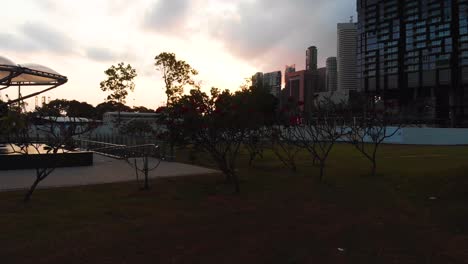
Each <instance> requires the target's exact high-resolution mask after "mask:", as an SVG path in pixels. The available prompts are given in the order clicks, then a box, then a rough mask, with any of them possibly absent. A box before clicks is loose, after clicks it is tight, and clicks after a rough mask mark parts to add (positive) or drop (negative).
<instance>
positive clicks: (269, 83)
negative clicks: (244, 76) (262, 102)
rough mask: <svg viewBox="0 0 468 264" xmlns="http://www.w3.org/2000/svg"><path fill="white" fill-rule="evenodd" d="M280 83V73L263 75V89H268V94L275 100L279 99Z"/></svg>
mask: <svg viewBox="0 0 468 264" xmlns="http://www.w3.org/2000/svg"><path fill="white" fill-rule="evenodd" d="M281 82H282V78H281V71H275V72H268V73H265V74H263V87H265V88H266V89H268V90H269V91H270V93H271V94H272V95H274V96H276V97H277V98H279V97H280V92H281Z"/></svg>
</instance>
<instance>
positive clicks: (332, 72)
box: [325, 57, 338, 92]
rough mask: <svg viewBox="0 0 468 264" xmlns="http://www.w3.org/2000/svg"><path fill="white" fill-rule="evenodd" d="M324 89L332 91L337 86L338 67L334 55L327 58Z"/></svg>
mask: <svg viewBox="0 0 468 264" xmlns="http://www.w3.org/2000/svg"><path fill="white" fill-rule="evenodd" d="M326 71H327V72H326V77H325V78H326V91H328V92H334V91H336V90H337V88H338V69H337V64H336V57H330V58H327V67H326Z"/></svg>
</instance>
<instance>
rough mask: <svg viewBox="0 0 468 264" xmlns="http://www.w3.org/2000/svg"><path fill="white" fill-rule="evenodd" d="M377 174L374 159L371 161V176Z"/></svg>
mask: <svg viewBox="0 0 468 264" xmlns="http://www.w3.org/2000/svg"><path fill="white" fill-rule="evenodd" d="M376 175H377V162H376V161H375V160H373V161H372V177H375V176H376Z"/></svg>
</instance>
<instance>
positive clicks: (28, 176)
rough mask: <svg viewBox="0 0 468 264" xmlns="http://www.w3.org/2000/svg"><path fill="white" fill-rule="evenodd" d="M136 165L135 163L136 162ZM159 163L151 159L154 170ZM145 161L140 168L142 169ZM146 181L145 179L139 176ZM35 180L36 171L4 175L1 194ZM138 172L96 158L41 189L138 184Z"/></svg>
mask: <svg viewBox="0 0 468 264" xmlns="http://www.w3.org/2000/svg"><path fill="white" fill-rule="evenodd" d="M132 161H133V160H132ZM156 162H157V160H156V159H150V161H149V166H148V167H150V168H151V167H153V166H154V165H155V164H157V163H156ZM141 165H142V164H141V160H140V164H139V167H141ZM216 172H217V171H216V170H212V169H207V168H202V167H198V166H192V165H188V164H182V163H176V162H164V161H163V162H161V164H160V165H159V167H158V168H157V169H155V170H153V171H151V172H150V173H149V176H150V178H156V177H175V176H187V175H197V174H209V173H216ZM139 177H140V178H139V179H140V180H142V178H143V175H141V173H140V176H139ZM34 179H35V170H11V171H0V191H6V190H16V189H26V188H29V187H30V186H31V184H32V183H33V182H34ZM135 179H136V178H135V169H133V168H132V167H130V166H129V165H128V163H126V162H125V161H123V160H115V159H111V158H107V157H103V156H101V155H96V154H95V155H94V165H93V166H88V167H73V168H58V169H56V170H55V171H54V172H52V173H51V174H50V175H49V176H48V177H47V178H46V179H45V180H43V181H42V182H41V183H40V184H39V187H38V188H51V187H65V186H80V185H92V184H101V183H113V182H126V181H134V180H135Z"/></svg>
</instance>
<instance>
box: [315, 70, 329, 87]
mask: <svg viewBox="0 0 468 264" xmlns="http://www.w3.org/2000/svg"><path fill="white" fill-rule="evenodd" d="M314 90H315V91H314V92H325V91H327V68H326V67H322V68H318V69H317V86H316V87H315V89H314Z"/></svg>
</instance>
